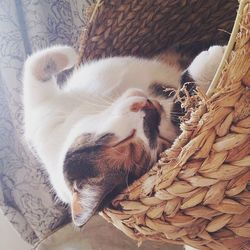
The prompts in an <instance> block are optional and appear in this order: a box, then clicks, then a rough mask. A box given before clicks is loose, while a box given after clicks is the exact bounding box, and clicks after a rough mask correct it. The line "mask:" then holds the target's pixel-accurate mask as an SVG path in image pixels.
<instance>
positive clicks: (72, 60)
mask: <svg viewBox="0 0 250 250" xmlns="http://www.w3.org/2000/svg"><path fill="white" fill-rule="evenodd" d="M76 63H77V53H76V51H75V50H74V49H73V48H72V47H69V46H63V45H57V46H53V47H50V48H46V49H43V50H40V51H37V52H35V53H34V54H32V55H31V56H30V57H29V58H28V59H27V60H26V62H25V70H27V71H28V70H31V73H32V75H33V76H35V77H36V78H37V79H38V80H40V81H47V80H49V79H50V78H51V77H52V76H53V75H57V74H58V73H59V72H61V71H63V70H66V69H69V68H72V67H73V66H74V65H75V64H76Z"/></svg>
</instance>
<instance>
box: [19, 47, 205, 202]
mask: <svg viewBox="0 0 250 250" xmlns="http://www.w3.org/2000/svg"><path fill="white" fill-rule="evenodd" d="M56 53H59V54H61V55H64V56H66V58H67V60H66V61H68V62H67V65H64V66H63V67H62V66H61V65H59V64H58V65H56V70H57V72H54V73H55V74H57V73H59V71H63V70H64V69H66V68H70V67H72V66H73V65H74V64H75V63H76V58H77V56H76V53H75V51H74V50H73V49H72V48H70V47H67V46H55V47H51V48H48V49H46V50H42V51H39V52H37V53H35V54H33V55H32V56H31V57H29V58H28V59H27V61H26V63H25V67H24V78H23V84H24V86H23V88H24V91H23V92H24V96H23V103H24V123H25V133H26V137H27V139H28V140H29V141H30V143H31V144H32V146H33V147H34V148H35V150H36V152H37V153H38V155H39V157H40V158H41V160H42V162H43V163H44V165H45V167H46V169H47V171H48V173H49V177H50V181H51V183H52V185H53V187H54V189H55V191H56V193H57V195H58V197H59V198H60V199H61V200H62V201H64V202H66V203H70V202H71V200H72V194H71V191H70V190H69V189H68V187H67V185H66V184H65V180H64V176H63V170H62V166H63V162H64V158H65V154H66V152H67V150H68V149H69V147H70V145H71V144H72V143H73V141H74V140H75V138H76V137H77V136H79V135H80V134H82V133H95V134H102V133H104V132H105V133H106V132H112V133H115V134H116V135H118V137H119V138H120V139H124V138H126V137H127V136H128V135H129V133H130V132H131V131H132V130H133V129H136V136H137V137H139V138H140V139H142V140H143V141H144V143H145V144H147V143H148V140H147V138H146V137H145V135H144V132H143V126H142V119H143V115H144V114H143V112H142V111H140V112H131V111H130V109H129V107H130V106H131V105H132V104H133V103H136V102H141V101H145V100H146V99H147V97H148V93H147V88H148V86H149V85H150V84H151V83H154V82H158V83H168V85H171V86H173V87H176V86H177V85H178V83H179V81H180V73H181V72H179V71H178V69H176V68H173V67H170V66H169V67H167V65H166V64H163V63H160V62H158V61H156V60H147V59H140V58H136V57H114V58H107V59H101V60H99V61H94V62H90V63H86V64H85V65H83V66H81V67H80V68H78V69H75V70H74V72H73V74H72V75H71V77H70V78H69V79H68V81H67V84H66V86H65V87H64V88H63V89H59V87H58V86H57V83H56V79H55V77H54V76H51V77H50V78H49V79H47V80H46V81H42V80H41V79H40V80H39V77H37V73H36V72H37V70H38V71H39V72H40V71H42V70H43V63H44V62H45V61H46V60H49V59H51V58H52V59H53V55H55V54H56ZM203 59H204V60H206V56H205V57H204V58H203V56H201V58H200V59H199V60H198V59H197V60H198V61H199V62H198V68H196V67H197V65H196V63H195V64H193V65H191V66H190V71H191V73H192V76H193V77H194V78H197V79H200V75H199V71H202V72H203V71H204V69H203V68H202V66H201V65H202V63H203ZM59 63H62V62H59ZM45 64H46V63H45ZM39 74H40V73H39ZM39 74H38V75H39ZM202 74H203V73H202ZM201 81H202V82H203V75H202V79H201ZM171 103H172V100H170V101H163V100H162V101H161V105H162V106H163V107H164V110H165V114H164V119H162V122H161V125H160V133H161V134H162V136H164V137H166V138H168V139H170V140H174V138H175V137H176V132H175V128H174V126H173V125H172V123H171V122H170V110H171V105H172V104H171ZM152 159H153V161H155V160H156V152H155V151H154V152H152Z"/></svg>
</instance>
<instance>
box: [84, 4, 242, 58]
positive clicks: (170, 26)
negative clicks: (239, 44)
mask: <svg viewBox="0 0 250 250" xmlns="http://www.w3.org/2000/svg"><path fill="white" fill-rule="evenodd" d="M237 5H238V2H237V1H236V0H232V1H228V0H220V1H217V0H209V1H197V0H171V1H166V0H154V1H152V0H143V1H142V0H103V1H99V4H97V5H96V6H95V7H97V8H96V11H94V15H93V16H92V18H91V21H90V24H89V27H87V29H85V30H84V32H82V35H81V37H80V61H86V60H92V59H96V58H100V57H107V56H117V55H136V56H143V57H145V56H146V57H150V56H154V55H155V54H156V53H159V51H161V50H163V49H165V48H167V47H169V46H172V45H175V44H181V45H193V43H194V42H203V43H209V44H213V43H218V42H226V41H227V40H228V38H229V35H228V34H227V33H226V32H228V31H231V28H232V26H233V21H232V20H234V18H235V15H236V9H237ZM225 13H227V14H226V15H225ZM88 16H90V15H88ZM201 24H202V25H201ZM218 30H220V31H219V32H218ZM225 31H226V32H225ZM211 34H213V35H212V36H211Z"/></svg>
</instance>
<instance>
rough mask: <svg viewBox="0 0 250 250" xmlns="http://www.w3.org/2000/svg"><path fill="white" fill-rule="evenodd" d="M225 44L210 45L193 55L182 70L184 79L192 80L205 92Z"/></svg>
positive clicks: (217, 65)
mask: <svg viewBox="0 0 250 250" xmlns="http://www.w3.org/2000/svg"><path fill="white" fill-rule="evenodd" d="M225 48H226V46H212V47H210V48H209V49H208V50H206V51H202V52H201V53H200V54H199V55H198V56H196V57H195V59H194V60H193V62H192V63H191V64H190V66H189V67H188V69H187V70H186V71H185V72H184V74H183V76H182V78H183V80H182V83H184V81H193V82H195V83H196V85H198V87H199V89H201V90H202V91H203V92H204V93H206V91H207V89H208V87H209V85H210V83H211V81H212V80H213V78H214V75H215V73H216V71H217V69H218V67H219V65H220V62H221V60H222V57H223V54H224V51H225Z"/></svg>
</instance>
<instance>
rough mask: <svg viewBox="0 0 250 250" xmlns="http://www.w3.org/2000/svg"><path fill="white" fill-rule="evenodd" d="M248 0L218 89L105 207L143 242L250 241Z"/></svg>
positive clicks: (202, 245)
mask: <svg viewBox="0 0 250 250" xmlns="http://www.w3.org/2000/svg"><path fill="white" fill-rule="evenodd" d="M245 2H246V4H245V7H244V11H243V14H242V13H241V15H242V21H241V24H240V30H239V32H238V34H237V37H236V43H235V46H234V50H233V51H232V52H231V53H230V56H229V57H228V58H227V63H226V66H225V67H224V69H223V71H222V73H221V75H220V79H219V83H218V85H217V88H216V91H214V93H213V94H212V95H211V97H209V98H206V97H204V96H203V97H202V98H201V99H203V100H202V102H200V105H199V107H198V108H197V110H196V111H195V112H193V113H192V115H191V118H190V119H189V120H188V121H186V122H184V123H183V124H182V130H183V132H182V134H181V135H180V137H179V138H178V139H177V140H176V141H175V143H174V145H173V146H172V148H171V149H169V150H167V151H166V152H164V153H162V156H161V159H160V160H159V162H158V163H157V164H156V165H155V166H154V167H153V168H152V169H151V170H150V171H149V172H148V173H147V174H146V175H144V176H143V177H142V178H140V179H139V180H138V181H136V182H135V183H134V184H133V185H132V186H130V187H128V188H127V189H126V190H125V191H124V192H123V193H122V194H120V195H119V196H118V197H117V198H116V199H115V200H114V201H113V203H112V204H113V208H112V209H111V208H109V209H105V210H104V211H103V212H102V213H101V214H102V216H103V217H104V218H106V219H107V220H108V221H110V222H112V223H113V224H114V225H115V226H116V227H117V228H119V229H120V230H122V231H123V232H124V233H125V234H126V235H128V236H129V237H131V238H133V239H135V240H137V241H139V242H140V241H143V240H144V239H151V240H156V241H166V242H172V243H175V244H183V243H185V244H187V245H191V246H193V247H196V248H198V249H218V250H223V249H240V248H239V245H237V244H239V242H245V243H242V245H241V247H242V249H249V248H248V247H249V245H247V244H248V243H249V242H250V223H249V219H250V192H249V186H248V185H249V181H250V91H249V89H248V88H249V86H250V2H249V1H245ZM247 86H248V87H247ZM232 239H233V240H232ZM233 242H236V246H234V245H233ZM237 242H238V243H237ZM240 244H241V243H240ZM244 244H245V245H244ZM244 246H245V247H246V248H243V247H244Z"/></svg>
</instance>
